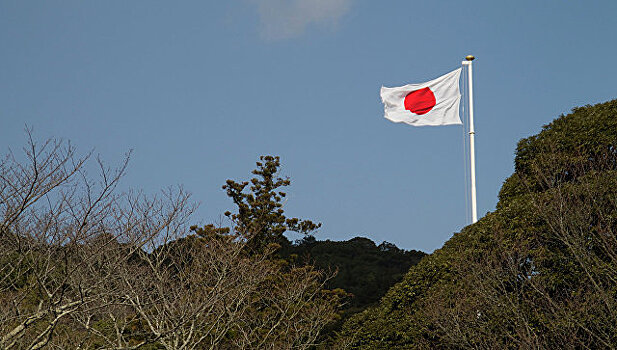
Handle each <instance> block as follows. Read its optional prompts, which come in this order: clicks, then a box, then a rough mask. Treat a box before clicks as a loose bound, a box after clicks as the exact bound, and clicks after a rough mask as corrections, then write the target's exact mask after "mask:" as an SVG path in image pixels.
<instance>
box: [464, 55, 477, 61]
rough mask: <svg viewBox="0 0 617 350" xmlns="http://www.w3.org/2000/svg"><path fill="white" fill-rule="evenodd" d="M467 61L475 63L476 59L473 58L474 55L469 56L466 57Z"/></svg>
mask: <svg viewBox="0 0 617 350" xmlns="http://www.w3.org/2000/svg"><path fill="white" fill-rule="evenodd" d="M465 59H466V60H467V61H473V60H474V59H475V57H473V56H472V55H467V56H466V57H465Z"/></svg>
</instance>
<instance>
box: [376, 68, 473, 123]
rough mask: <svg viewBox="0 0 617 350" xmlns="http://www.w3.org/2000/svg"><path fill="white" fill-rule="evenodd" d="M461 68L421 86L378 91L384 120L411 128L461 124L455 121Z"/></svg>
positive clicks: (459, 94) (459, 121)
mask: <svg viewBox="0 0 617 350" xmlns="http://www.w3.org/2000/svg"><path fill="white" fill-rule="evenodd" d="M460 75H461V68H458V69H455V70H453V71H452V72H450V73H448V74H446V75H442V76H441V77H439V78H437V79H435V80H431V81H429V82H426V83H421V84H408V85H405V86H400V87H393V88H388V87H383V86H382V87H381V101H382V102H383V103H384V113H385V114H384V117H385V118H386V119H388V120H391V121H393V122H395V123H406V124H409V125H413V126H424V125H431V126H437V125H452V124H463V123H462V122H461V119H460V118H459V102H460V100H461V93H460V91H459V88H458V83H459V78H460Z"/></svg>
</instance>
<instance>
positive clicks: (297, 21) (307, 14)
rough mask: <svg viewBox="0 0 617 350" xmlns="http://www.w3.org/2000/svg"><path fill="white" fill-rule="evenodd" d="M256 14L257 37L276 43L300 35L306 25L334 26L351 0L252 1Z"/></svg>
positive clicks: (347, 9)
mask: <svg viewBox="0 0 617 350" xmlns="http://www.w3.org/2000/svg"><path fill="white" fill-rule="evenodd" d="M253 1H254V2H255V3H256V4H257V8H258V11H259V18H260V25H261V36H262V37H263V38H264V39H268V40H280V39H287V38H291V37H295V36H298V35H300V34H302V33H303V32H304V31H305V29H306V27H307V26H309V25H310V24H318V25H327V24H335V23H336V22H337V20H338V19H339V18H340V17H341V16H343V15H344V14H345V13H347V11H349V8H350V6H351V1H352V0H253Z"/></svg>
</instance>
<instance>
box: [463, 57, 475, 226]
mask: <svg viewBox="0 0 617 350" xmlns="http://www.w3.org/2000/svg"><path fill="white" fill-rule="evenodd" d="M474 58H475V57H473V56H471V55H469V56H467V57H465V61H463V65H466V66H467V77H468V81H469V91H468V94H469V166H470V170H471V218H472V223H476V222H477V221H478V207H477V205H476V151H475V141H474V138H475V136H476V132H475V130H474V127H473V70H472V66H473V65H472V63H471V62H472V61H473V60H474Z"/></svg>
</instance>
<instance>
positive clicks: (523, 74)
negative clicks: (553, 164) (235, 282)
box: [0, 0, 617, 251]
mask: <svg viewBox="0 0 617 350" xmlns="http://www.w3.org/2000/svg"><path fill="white" fill-rule="evenodd" d="M615 13H617V2H615V1H588V2H583V1H516V2H505V1H387V2H386V1H370V0H233V1H183V2H164V1H152V0H148V1H98V2H94V1H39V2H26V1H2V2H1V3H0V47H2V50H1V54H0V148H1V149H2V153H5V152H6V150H7V149H8V148H9V147H11V148H13V149H18V148H20V147H21V146H22V145H23V144H24V143H25V134H24V132H23V130H24V126H25V125H29V126H31V127H32V128H34V134H35V137H36V138H37V139H40V140H42V139H45V138H48V137H58V138H64V139H67V140H71V142H72V143H74V144H75V145H76V146H77V147H78V148H79V149H80V150H82V151H84V152H86V151H88V150H90V149H92V148H94V149H95V152H96V153H98V154H100V155H101V157H102V158H103V159H105V160H106V161H107V162H108V163H110V164H114V163H118V162H119V161H120V160H121V158H122V156H123V154H124V153H125V152H126V151H128V150H130V149H133V150H134V153H133V157H132V161H131V164H130V168H129V171H128V174H127V176H126V178H125V179H124V182H123V184H124V186H125V187H131V188H137V189H143V190H144V191H145V192H147V193H151V194H155V193H157V192H158V191H159V190H160V189H161V188H164V187H167V186H169V185H176V184H182V185H183V186H184V187H185V188H186V189H187V190H189V191H190V192H192V193H193V199H194V200H196V201H198V202H200V207H199V210H198V211H197V213H196V214H195V216H194V217H193V222H194V223H208V222H211V221H214V220H217V219H218V218H219V217H220V214H221V213H222V212H224V211H225V210H227V209H230V208H232V206H231V202H230V201H229V200H228V199H227V197H226V196H225V194H224V193H223V191H222V190H221V185H222V184H223V183H224V181H225V179H227V178H233V179H237V180H241V179H246V178H248V176H249V172H250V170H251V169H253V167H254V162H255V161H256V160H257V158H258V157H259V155H263V154H275V155H280V156H281V158H282V162H283V169H282V173H283V174H284V175H287V176H289V177H291V180H292V186H291V187H290V188H289V191H288V192H289V194H290V196H289V199H288V201H287V203H286V207H285V208H286V210H287V212H288V214H289V215H292V216H299V217H303V218H310V219H313V220H315V221H320V222H322V223H323V227H322V229H320V230H319V231H318V232H317V234H316V237H317V238H318V239H334V240H342V239H348V238H352V237H355V236H366V237H369V238H371V239H373V240H375V241H377V242H378V243H379V242H381V241H384V240H385V241H389V242H392V243H395V244H396V245H398V246H400V247H403V248H407V249H421V250H424V251H432V250H434V249H436V248H439V247H440V246H441V245H442V244H443V242H445V241H446V240H447V239H448V238H449V237H451V236H452V234H453V233H454V232H458V231H459V230H460V229H461V228H462V227H464V226H465V225H466V224H468V215H467V214H466V209H465V204H466V202H465V178H464V164H465V162H464V152H463V131H462V128H461V127H458V126H446V127H421V128H414V127H411V126H407V125H403V124H394V123H390V122H388V121H387V120H385V119H384V118H383V106H382V105H381V103H380V99H379V88H380V87H381V85H386V86H397V85H403V84H406V83H417V82H422V81H426V80H429V79H432V78H435V77H437V76H439V75H441V74H444V73H446V72H448V71H450V70H452V69H454V68H457V67H459V66H460V62H461V60H462V59H463V57H464V56H465V55H467V54H473V55H475V56H476V57H477V59H476V61H474V85H475V86H474V88H475V89H474V95H475V107H476V108H475V121H476V135H477V136H476V147H477V182H478V207H479V216H480V217H482V216H483V215H484V214H485V213H486V212H487V211H491V210H494V207H495V204H496V202H497V193H498V191H499V188H500V187H501V184H502V182H503V181H504V179H505V178H506V177H507V176H509V175H510V174H511V173H512V170H513V156H514V149H515V146H516V143H517V141H518V140H519V139H520V138H522V137H526V136H529V135H532V134H535V133H537V132H538V131H539V130H540V128H541V126H542V125H544V124H547V123H549V122H550V121H551V120H552V119H554V118H555V117H558V116H559V115H560V114H562V113H567V112H568V111H569V110H570V109H571V108H572V107H575V106H580V105H585V104H594V103H598V102H603V101H606V100H610V99H613V98H616V97H617V84H615V77H616V76H617V64H615V60H616V58H617V45H615V42H616V41H617V39H616V37H617V21H615V20H614V14H615ZM292 238H297V237H294V236H292Z"/></svg>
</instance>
